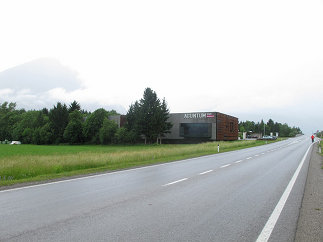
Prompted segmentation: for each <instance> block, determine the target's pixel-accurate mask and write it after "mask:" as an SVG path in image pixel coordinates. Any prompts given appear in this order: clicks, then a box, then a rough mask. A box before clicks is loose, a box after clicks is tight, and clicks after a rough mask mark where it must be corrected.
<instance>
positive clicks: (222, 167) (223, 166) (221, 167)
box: [220, 164, 231, 168]
mask: <svg viewBox="0 0 323 242" xmlns="http://www.w3.org/2000/svg"><path fill="white" fill-rule="evenodd" d="M228 166H231V164H227V165H224V166H221V167H220V168H225V167H228Z"/></svg>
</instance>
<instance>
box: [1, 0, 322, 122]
mask: <svg viewBox="0 0 323 242" xmlns="http://www.w3.org/2000/svg"><path fill="white" fill-rule="evenodd" d="M322 10H323V7H322V2H318V1H314V0H313V1H312V0H310V1H288V0H280V1H269V2H268V1H267V2H264V1H252V0H247V1H238V0H236V1H203V2H196V1H190V0H188V1H187V0H186V1H184V0H183V1H179V0H172V1H170V0H166V1H162V2H156V1H148V0H147V1H141V0H139V1H116V2H115V1H76V0H75V1H74V0H73V1H72V0H71V1H63V0H57V1H47V0H30V1H28V2H27V1H23V0H21V1H19V0H12V1H2V2H1V3H0V31H1V33H2V34H1V36H2V38H1V40H0V53H1V57H2V58H1V59H0V71H2V70H5V69H6V68H8V67H12V66H15V65H18V64H21V63H24V62H27V61H30V60H32V59H36V58H39V57H53V58H56V59H58V60H59V61H61V62H62V63H63V64H64V65H67V66H69V67H70V68H71V69H73V70H75V71H77V73H78V76H79V77H80V79H81V80H82V82H83V85H84V87H83V88H82V89H77V90H74V91H69V92H67V91H65V90H63V89H57V90H52V91H51V92H49V93H48V95H49V97H50V98H53V100H54V99H55V98H56V99H57V98H60V99H61V100H66V101H71V100H74V99H76V100H77V101H79V102H80V103H81V104H83V103H84V105H86V104H85V103H98V104H99V105H122V106H123V107H124V108H128V106H129V105H130V104H131V102H133V101H135V100H138V99H139V98H141V96H142V93H143V90H144V88H146V87H151V88H152V89H153V90H155V91H156V92H157V94H158V95H159V96H160V97H161V98H162V97H165V98H166V100H167V101H168V104H169V106H170V108H171V111H174V112H187V111H199V110H212V111H213V110H214V111H221V112H224V113H249V115H250V117H251V116H253V115H254V114H259V113H263V112H264V110H268V111H267V112H269V110H270V113H269V115H273V116H274V115H276V114H277V116H278V118H279V117H282V116H283V114H284V113H286V112H288V110H291V109H295V110H297V109H298V108H299V107H304V110H303V112H304V113H307V112H309V110H311V108H308V107H305V106H303V103H304V100H310V98H311V97H312V96H313V95H318V96H322V94H323V91H322V90H323V81H322V80H323V70H322V66H323V58H322V56H323V45H322V43H323V32H322V31H321V29H322V27H323V26H322V25H323V15H322V14H321V13H322ZM319 102H320V101H318V103H309V104H308V105H311V106H316V107H317V108H318V107H319V106H320V105H319ZM265 112H266V111H265ZM311 112H312V110H311ZM299 113H300V112H296V111H295V112H293V113H291V115H293V119H294V120H295V122H297V120H298V119H301V117H300V116H301V115H300V114H299ZM304 113H302V115H304ZM320 118H323V116H320ZM307 126H308V124H307ZM304 127H305V126H304Z"/></svg>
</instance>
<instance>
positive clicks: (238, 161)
mask: <svg viewBox="0 0 323 242" xmlns="http://www.w3.org/2000/svg"><path fill="white" fill-rule="evenodd" d="M240 162H242V160H237V161H235V162H234V163H236V164H237V163H240Z"/></svg>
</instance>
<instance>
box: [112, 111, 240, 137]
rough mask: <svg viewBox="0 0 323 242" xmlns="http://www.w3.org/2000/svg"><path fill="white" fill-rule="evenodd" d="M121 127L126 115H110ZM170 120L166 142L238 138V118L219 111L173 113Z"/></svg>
mask: <svg viewBox="0 0 323 242" xmlns="http://www.w3.org/2000/svg"><path fill="white" fill-rule="evenodd" d="M109 118H110V119H111V120H114V121H115V122H116V123H117V124H118V125H119V127H122V126H124V124H125V122H126V117H125V115H116V116H111V117H109ZM168 121H169V122H171V123H172V124H173V127H172V129H171V130H170V133H169V134H166V135H165V137H163V138H162V139H163V142H164V143H198V142H206V141H220V140H224V141H227V140H228V141H229V140H237V139H238V129H239V127H238V118H236V117H233V116H230V115H226V114H223V113H219V112H198V113H171V114H170V115H169V119H168Z"/></svg>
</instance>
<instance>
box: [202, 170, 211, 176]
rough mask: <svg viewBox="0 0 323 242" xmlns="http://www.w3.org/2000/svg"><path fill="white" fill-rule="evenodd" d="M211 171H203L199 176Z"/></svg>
mask: <svg viewBox="0 0 323 242" xmlns="http://www.w3.org/2000/svg"><path fill="white" fill-rule="evenodd" d="M212 171H213V170H208V171H204V172H201V173H200V175H204V174H206V173H210V172H212Z"/></svg>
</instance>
